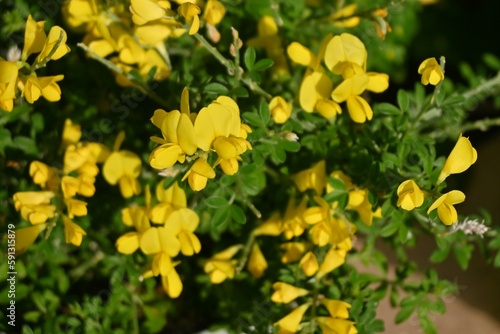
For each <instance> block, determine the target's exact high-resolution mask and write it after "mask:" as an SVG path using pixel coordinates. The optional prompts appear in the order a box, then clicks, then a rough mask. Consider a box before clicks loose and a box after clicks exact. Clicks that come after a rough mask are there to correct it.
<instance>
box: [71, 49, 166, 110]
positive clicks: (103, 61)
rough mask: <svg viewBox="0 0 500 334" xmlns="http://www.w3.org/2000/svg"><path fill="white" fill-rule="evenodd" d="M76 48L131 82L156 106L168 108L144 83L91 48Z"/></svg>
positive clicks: (164, 101)
mask: <svg viewBox="0 0 500 334" xmlns="http://www.w3.org/2000/svg"><path fill="white" fill-rule="evenodd" d="M77 46H78V47H80V48H82V49H83V50H85V52H87V53H88V54H90V55H91V56H92V57H93V58H94V59H95V60H97V61H98V62H100V63H101V64H103V65H104V66H106V67H107V68H109V69H110V70H112V71H114V72H116V73H118V74H120V75H123V76H124V77H125V78H127V79H128V80H129V81H130V82H132V83H133V84H134V85H135V87H136V88H137V89H138V90H140V91H141V92H142V93H143V94H146V95H147V96H149V97H150V98H151V99H153V100H154V101H156V102H157V103H158V104H160V105H162V106H163V107H165V108H168V102H167V100H165V99H163V98H161V97H160V96H158V95H157V94H156V93H155V92H154V91H152V90H151V89H149V88H148V87H147V86H146V85H145V83H144V82H142V81H139V80H137V78H135V77H134V76H133V75H132V74H130V73H127V72H125V71H124V70H122V69H121V68H119V67H118V66H117V65H115V64H114V63H113V62H111V61H109V60H107V59H105V58H103V57H101V56H99V55H98V54H97V53H96V52H94V50H92V49H91V48H89V47H88V46H87V45H85V44H84V43H78V44H77Z"/></svg>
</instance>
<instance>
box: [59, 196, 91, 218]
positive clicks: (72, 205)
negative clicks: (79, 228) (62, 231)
mask: <svg viewBox="0 0 500 334" xmlns="http://www.w3.org/2000/svg"><path fill="white" fill-rule="evenodd" d="M64 202H65V204H66V209H67V210H68V217H69V218H73V217H74V216H79V217H82V216H86V215H87V203H86V202H84V201H80V200H78V199H74V198H66V199H65V200H64Z"/></svg>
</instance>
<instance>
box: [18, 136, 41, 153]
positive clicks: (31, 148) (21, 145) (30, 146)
mask: <svg viewBox="0 0 500 334" xmlns="http://www.w3.org/2000/svg"><path fill="white" fill-rule="evenodd" d="M13 145H14V146H15V147H16V148H18V149H20V150H21V151H23V152H24V153H26V154H28V155H37V154H38V147H37V146H36V143H35V141H34V140H33V139H31V138H29V137H24V136H17V137H15V138H14V140H13Z"/></svg>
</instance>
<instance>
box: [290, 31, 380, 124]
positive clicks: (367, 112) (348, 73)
mask: <svg viewBox="0 0 500 334" xmlns="http://www.w3.org/2000/svg"><path fill="white" fill-rule="evenodd" d="M287 53H288V56H289V57H290V58H291V59H292V60H293V62H295V63H297V64H300V65H303V66H307V68H308V69H307V71H306V74H305V75H304V78H303V80H302V83H301V86H300V89H299V102H300V106H301V107H302V109H304V111H306V112H313V111H314V110H316V111H317V112H318V113H319V114H321V115H322V116H323V117H325V118H332V117H335V116H336V115H337V114H340V113H342V108H341V107H340V105H339V103H342V102H346V105H347V110H348V112H349V115H350V116H351V119H352V120H353V121H354V122H356V123H364V122H366V121H367V120H368V121H369V120H371V119H372V118H373V111H372V108H371V107H370V105H369V104H368V102H367V101H366V100H365V99H364V98H363V97H362V94H363V93H364V92H365V91H371V92H374V93H381V92H383V91H385V90H386V89H387V88H388V87H389V76H388V75H387V74H384V73H376V72H366V61H367V56H368V54H367V52H366V48H365V45H364V44H363V42H362V41H361V40H360V39H359V38H357V37H356V36H354V35H351V34H348V33H343V34H341V35H338V36H331V35H328V36H327V37H326V38H325V39H324V40H323V42H322V43H321V47H320V49H319V52H318V54H317V55H315V54H314V53H313V52H312V51H311V50H309V49H308V48H306V47H305V46H303V45H302V44H300V43H298V42H293V43H292V44H290V45H289V46H288V48H287ZM322 61H324V64H325V66H326V69H325V67H324V66H323V65H322ZM327 69H328V70H329V71H330V73H327ZM330 74H333V75H337V76H341V78H340V80H341V81H340V82H339V83H338V84H337V85H334V81H332V79H331V78H330Z"/></svg>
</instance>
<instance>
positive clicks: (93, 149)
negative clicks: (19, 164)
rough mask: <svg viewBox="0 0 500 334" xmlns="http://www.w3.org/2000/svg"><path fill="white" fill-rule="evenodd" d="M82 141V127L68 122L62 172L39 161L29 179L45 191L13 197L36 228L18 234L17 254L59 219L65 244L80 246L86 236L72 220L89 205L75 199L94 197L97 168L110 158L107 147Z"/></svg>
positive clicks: (23, 230)
mask: <svg viewBox="0 0 500 334" xmlns="http://www.w3.org/2000/svg"><path fill="white" fill-rule="evenodd" d="M80 138H81V131H80V126H79V125H74V124H72V122H71V120H69V119H67V120H66V123H65V126H64V130H63V134H62V145H63V148H64V149H65V153H64V162H63V166H62V168H56V167H52V166H48V165H46V164H44V163H43V162H40V161H33V162H32V163H31V165H30V168H29V173H30V176H31V177H32V179H33V182H34V183H35V184H37V185H39V186H40V187H41V188H42V190H41V191H26V192H17V193H15V194H14V196H13V199H14V205H15V208H16V210H17V211H19V212H20V213H21V216H22V217H23V218H24V219H25V220H27V221H29V222H30V223H31V224H32V225H33V226H31V227H27V228H22V229H19V230H18V231H17V233H16V238H17V240H16V250H17V251H22V250H24V249H26V248H27V247H29V246H30V245H31V244H33V242H34V241H35V240H36V238H37V237H38V235H39V234H40V232H42V231H43V230H44V229H45V228H46V227H50V228H52V227H54V225H55V224H56V223H57V221H58V219H59V217H62V221H63V224H64V231H65V238H66V242H67V243H72V244H74V245H75V246H80V244H81V242H82V237H83V236H84V235H85V234H86V233H85V231H84V230H83V229H82V228H81V227H80V226H79V225H77V224H76V223H74V222H73V219H74V218H75V217H82V216H86V215H87V203H86V202H85V201H83V200H81V199H78V198H76V196H77V195H80V196H84V197H92V196H93V195H94V193H95V186H94V182H95V177H96V176H97V174H98V173H99V168H98V167H97V164H98V163H102V162H104V161H105V159H106V158H107V156H108V155H109V150H108V149H107V148H106V147H105V146H104V145H102V144H98V143H82V142H80ZM49 220H50V221H49Z"/></svg>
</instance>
